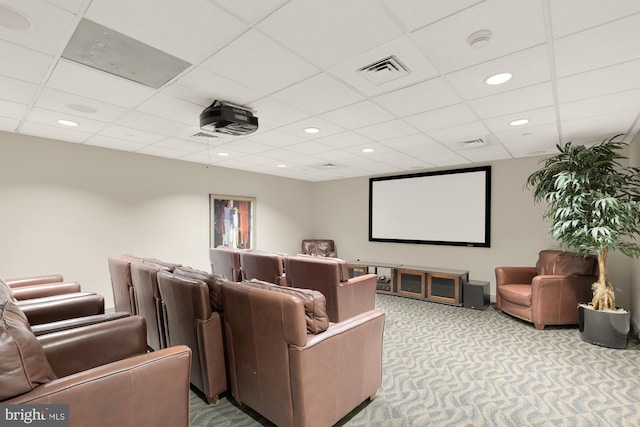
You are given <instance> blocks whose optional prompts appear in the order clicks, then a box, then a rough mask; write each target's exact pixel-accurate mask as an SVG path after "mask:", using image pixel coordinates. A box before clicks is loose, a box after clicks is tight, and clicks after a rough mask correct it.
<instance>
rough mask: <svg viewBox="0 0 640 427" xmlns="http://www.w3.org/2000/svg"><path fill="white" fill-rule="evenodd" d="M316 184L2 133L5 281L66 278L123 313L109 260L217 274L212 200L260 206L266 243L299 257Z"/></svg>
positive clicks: (1, 263)
mask: <svg viewBox="0 0 640 427" xmlns="http://www.w3.org/2000/svg"><path fill="white" fill-rule="evenodd" d="M312 189H313V184H312V183H308V182H304V181H298V180H291V179H284V178H277V177H273V176H265V175H257V174H253V173H245V172H239V171H233V170H230V169H223V168H215V167H210V168H207V167H206V166H205V165H201V164H195V163H188V162H180V161H171V160H167V159H163V158H159V157H149V156H142V155H137V154H132V153H126V152H122V151H114V150H106V149H102V148H97V147H90V146H83V145H78V144H72V143H65V142H58V141H53V140H45V139H41V138H35V137H28V136H22V135H16V134H9V133H4V132H0V200H2V201H3V203H2V207H1V208H0V236H2V237H1V238H2V245H1V247H0V275H1V276H2V277H7V278H8V277H17V276H24V275H30V274H40V273H49V272H60V273H62V274H64V276H65V278H67V279H69V280H77V281H80V282H81V284H82V286H83V288H84V289H86V290H92V291H97V292H99V293H102V294H103V295H105V298H106V305H107V307H112V306H113V300H112V294H111V285H110V281H109V274H108V268H107V257H108V256H109V255H114V254H122V253H133V254H137V255H142V256H150V257H157V258H160V259H164V260H167V261H172V262H179V263H182V264H185V265H191V266H193V267H196V268H200V269H205V270H210V267H209V260H208V251H207V249H208V247H209V222H208V218H209V200H208V196H209V194H210V193H214V194H225V195H236V196H252V197H256V198H257V209H256V243H257V245H256V246H257V247H259V248H262V249H264V250H269V251H283V252H296V251H298V250H299V245H300V240H301V239H303V238H305V237H308V236H309V235H310V234H311V233H312V232H313V221H312V216H311V215H310V214H309V209H308V206H310V205H311V204H312V195H313V191H312Z"/></svg>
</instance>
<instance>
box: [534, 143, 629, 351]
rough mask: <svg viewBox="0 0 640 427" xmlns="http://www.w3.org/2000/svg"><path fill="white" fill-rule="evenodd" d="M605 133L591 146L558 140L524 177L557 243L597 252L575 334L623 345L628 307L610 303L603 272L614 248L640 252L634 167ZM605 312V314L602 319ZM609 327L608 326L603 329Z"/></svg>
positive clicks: (612, 292)
mask: <svg viewBox="0 0 640 427" xmlns="http://www.w3.org/2000/svg"><path fill="white" fill-rule="evenodd" d="M621 136H622V135H615V136H613V137H611V138H607V139H605V140H604V141H602V142H601V143H598V144H596V145H594V146H591V147H585V146H583V145H573V144H572V143H571V142H569V143H566V144H565V145H564V146H560V145H558V146H557V148H558V150H559V153H558V154H556V155H554V156H552V157H550V158H547V159H546V160H543V161H541V164H543V166H542V167H540V169H539V170H537V171H535V172H533V173H532V174H531V175H530V176H529V177H528V178H527V187H528V188H529V189H532V191H533V195H534V201H535V202H536V203H539V202H541V201H545V202H546V203H547V205H546V208H545V211H544V218H545V219H548V220H550V221H551V228H550V233H551V235H552V236H553V238H554V239H556V240H557V241H558V242H559V243H560V245H561V246H563V247H567V248H570V249H572V250H575V251H576V252H578V253H580V254H582V255H588V254H595V255H597V257H598V268H599V273H598V281H597V282H595V283H594V284H593V286H592V288H593V299H592V300H591V302H590V303H588V302H585V304H580V305H579V307H578V309H579V311H580V336H581V337H582V339H583V340H584V341H587V342H590V343H593V344H598V345H602V346H605V347H611V348H625V347H626V346H627V339H628V334H629V327H630V318H631V317H630V313H629V312H628V310H625V309H621V308H619V307H617V306H616V300H615V290H614V287H613V285H612V284H611V282H610V281H609V279H608V277H607V256H608V255H609V252H610V251H613V250H619V251H620V252H622V253H623V254H625V255H628V256H632V257H638V256H640V244H638V242H637V241H636V239H637V238H638V236H640V227H639V225H640V168H636V167H630V166H623V165H622V164H621V163H620V160H623V159H627V157H625V156H624V155H622V154H620V150H621V149H622V148H623V147H624V146H625V145H627V144H626V143H624V142H622V141H617V140H616V139H618V138H620V137H621ZM602 317H605V319H602ZM609 329H610V330H609Z"/></svg>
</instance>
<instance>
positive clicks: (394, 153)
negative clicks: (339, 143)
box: [342, 142, 404, 161]
mask: <svg viewBox="0 0 640 427" xmlns="http://www.w3.org/2000/svg"><path fill="white" fill-rule="evenodd" d="M364 149H371V150H373V151H372V152H370V153H369V152H367V153H365V152H363V151H362V150H364ZM342 150H343V151H345V152H347V153H351V154H353V155H354V156H358V157H363V158H365V159H368V160H375V161H384V160H385V158H386V159H389V160H390V159H392V158H404V154H402V153H401V152H400V151H398V150H394V149H393V148H391V147H389V146H388V145H385V144H381V143H379V142H368V143H365V144H360V145H353V146H350V147H342Z"/></svg>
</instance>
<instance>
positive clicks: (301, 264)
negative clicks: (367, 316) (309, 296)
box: [284, 255, 378, 322]
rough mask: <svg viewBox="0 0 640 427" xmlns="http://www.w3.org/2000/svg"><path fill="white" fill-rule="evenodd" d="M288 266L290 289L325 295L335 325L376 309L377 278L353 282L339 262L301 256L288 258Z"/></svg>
mask: <svg viewBox="0 0 640 427" xmlns="http://www.w3.org/2000/svg"><path fill="white" fill-rule="evenodd" d="M284 263H285V272H286V279H287V284H288V285H289V286H293V287H296V288H306V289H314V290H316V291H320V292H322V294H324V296H325V297H326V298H327V314H328V315H329V320H331V321H332V322H340V321H341V320H344V319H348V318H349V317H353V316H355V315H357V314H360V313H363V312H365V311H368V310H372V309H374V308H375V305H376V284H377V282H378V278H377V276H376V275H375V274H363V275H362V276H357V277H353V278H350V277H349V269H348V267H347V264H346V262H345V261H343V260H341V259H338V258H324V257H313V256H304V255H297V256H290V257H286V258H285V259H284Z"/></svg>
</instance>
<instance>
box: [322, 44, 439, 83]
mask: <svg viewBox="0 0 640 427" xmlns="http://www.w3.org/2000/svg"><path fill="white" fill-rule="evenodd" d="M392 55H393V56H395V57H396V58H397V59H398V60H399V61H400V63H402V65H404V66H405V67H406V68H408V70H409V74H408V75H406V76H402V77H398V78H396V79H394V80H391V81H389V82H387V83H383V84H379V85H378V84H374V83H372V82H371V81H370V80H369V79H367V78H366V77H364V75H363V74H362V73H359V72H358V70H359V69H361V68H363V67H366V66H367V65H370V64H373V63H376V62H378V61H380V60H381V59H385V58H388V57H389V56H392ZM328 71H329V73H331V74H333V75H334V76H336V77H338V78H339V79H341V80H342V81H344V82H345V83H347V84H348V85H350V86H352V87H354V88H355V89H357V90H358V91H359V92H361V93H363V94H364V95H366V96H375V95H380V94H382V93H385V92H389V91H391V90H395V89H398V88H401V87H405V86H409V85H412V84H414V83H417V82H419V81H422V80H426V79H431V78H433V77H436V76H437V75H438V74H439V73H438V70H437V69H436V68H435V67H434V66H433V64H432V63H431V61H429V60H428V59H427V58H426V57H425V56H424V54H423V53H422V52H421V51H420V50H419V49H418V48H417V47H416V46H415V45H414V44H413V42H412V41H411V39H409V38H408V37H406V36H403V37H399V38H397V39H395V40H392V41H390V42H388V43H385V44H383V45H381V46H377V47H375V48H373V49H370V50H368V51H367V52H365V53H363V54H361V55H357V56H355V57H353V58H349V59H348V60H346V61H344V62H341V63H340V64H337V65H335V66H333V67H331V68H330V69H329V70H328Z"/></svg>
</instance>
